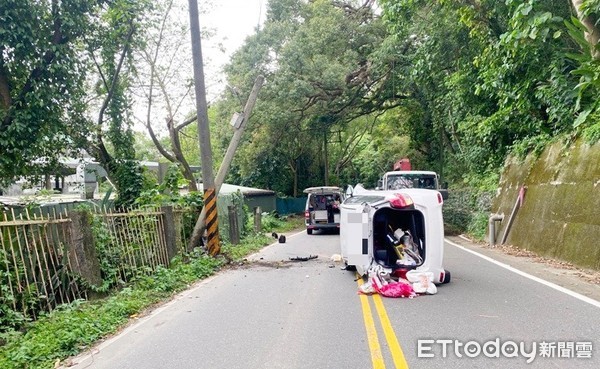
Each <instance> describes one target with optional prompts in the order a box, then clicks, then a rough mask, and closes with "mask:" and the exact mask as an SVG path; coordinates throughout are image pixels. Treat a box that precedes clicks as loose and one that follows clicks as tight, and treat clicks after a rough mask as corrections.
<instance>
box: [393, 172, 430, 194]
mask: <svg viewBox="0 0 600 369" xmlns="http://www.w3.org/2000/svg"><path fill="white" fill-rule="evenodd" d="M403 188H427V189H432V190H435V189H437V186H436V177H435V175H432V174H423V173H414V174H413V173H406V174H390V175H388V177H387V186H386V188H385V189H386V190H400V189H403Z"/></svg>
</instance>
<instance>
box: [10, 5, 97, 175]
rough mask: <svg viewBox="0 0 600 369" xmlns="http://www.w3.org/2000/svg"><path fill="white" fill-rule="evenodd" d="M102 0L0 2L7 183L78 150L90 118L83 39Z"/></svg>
mask: <svg viewBox="0 0 600 369" xmlns="http://www.w3.org/2000/svg"><path fill="white" fill-rule="evenodd" d="M102 3H104V1H93V0H73V1H70V2H69V3H65V2H64V1H58V0H52V1H44V2H40V1H31V0H5V1H2V2H1V3H0V23H2V28H0V153H1V155H0V178H1V179H3V180H4V181H9V180H11V179H12V178H14V177H15V176H18V175H25V174H28V173H31V172H32V171H33V170H34V168H33V167H34V166H36V164H35V163H36V162H35V160H36V159H39V158H45V159H46V160H45V161H38V162H37V163H41V164H37V165H45V164H47V163H52V162H54V163H55V162H56V159H57V157H59V156H60V155H65V154H67V153H68V152H69V151H70V150H72V149H75V148H76V147H74V145H73V141H72V140H71V139H70V138H69V134H70V131H71V130H79V129H81V127H83V126H85V125H86V124H87V122H86V120H85V118H84V110H85V98H86V91H85V83H84V82H85V77H86V71H87V69H86V65H85V60H82V58H81V55H82V53H83V50H82V45H84V44H85V42H84V41H85V39H86V34H87V30H88V29H89V28H90V26H91V22H92V18H93V17H94V16H95V15H96V14H98V12H99V11H100V5H101V4H102Z"/></svg>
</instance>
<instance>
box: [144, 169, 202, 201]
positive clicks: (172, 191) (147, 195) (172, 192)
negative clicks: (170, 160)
mask: <svg viewBox="0 0 600 369" xmlns="http://www.w3.org/2000/svg"><path fill="white" fill-rule="evenodd" d="M185 185H186V181H185V179H184V178H183V175H182V174H181V171H180V170H179V169H178V168H177V166H170V167H169V169H168V170H167V173H166V174H165V178H164V180H163V183H161V184H158V185H156V186H155V187H154V188H151V189H148V190H146V191H143V192H142V193H141V194H140V195H139V197H137V198H136V199H135V202H134V203H135V205H140V206H166V205H175V206H180V207H185V208H188V207H194V208H201V207H202V206H204V195H203V194H202V192H199V191H198V192H190V193H187V194H185V195H182V194H181V192H180V188H181V187H183V186H185Z"/></svg>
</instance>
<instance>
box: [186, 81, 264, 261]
mask: <svg viewBox="0 0 600 369" xmlns="http://www.w3.org/2000/svg"><path fill="white" fill-rule="evenodd" d="M264 81H265V77H263V76H258V77H256V80H255V81H254V86H253V87H252V91H251V92H250V96H249V97H248V100H247V101H246V105H245V106H244V111H243V113H242V116H241V121H240V120H238V121H236V119H235V117H234V119H233V121H236V122H235V123H237V124H236V125H234V127H233V128H234V129H235V132H234V133H233V137H232V138H231V141H229V146H228V147H227V152H226V153H225V157H224V158H223V162H222V163H221V167H220V168H219V171H218V172H217V179H216V180H215V188H216V194H217V195H218V194H219V190H220V189H221V185H223V182H224V181H225V176H226V175H227V172H228V171H229V167H230V166H231V162H232V161H233V157H234V155H235V151H236V150H237V147H238V146H239V144H240V142H241V141H242V134H243V133H244V129H245V128H246V123H248V120H249V119H250V114H251V113H252V109H254V104H256V100H257V99H258V92H259V91H260V89H261V87H262V85H263V83H264ZM205 209H206V207H204V208H202V212H201V213H200V216H199V217H198V220H197V221H196V225H195V226H194V231H193V232H192V235H191V237H190V243H189V245H188V249H189V250H192V249H193V248H194V247H196V245H198V243H199V242H200V238H201V237H202V233H204V230H205V229H206V227H207V225H208V222H206V219H207V218H208V215H207V213H206V211H205Z"/></svg>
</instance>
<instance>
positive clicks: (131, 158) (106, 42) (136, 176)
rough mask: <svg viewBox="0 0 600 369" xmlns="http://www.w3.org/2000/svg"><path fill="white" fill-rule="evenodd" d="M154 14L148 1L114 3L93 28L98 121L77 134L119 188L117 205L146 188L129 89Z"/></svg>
mask: <svg viewBox="0 0 600 369" xmlns="http://www.w3.org/2000/svg"><path fill="white" fill-rule="evenodd" d="M150 10H151V4H150V2H147V1H146V0H135V1H133V0H116V1H111V2H109V3H108V4H107V6H106V7H105V8H104V9H103V11H102V12H101V13H99V14H98V17H99V18H98V19H97V21H96V22H94V23H93V27H91V28H90V29H88V34H89V36H88V38H87V55H88V56H89V60H90V61H91V63H92V64H93V66H94V74H93V76H94V77H96V78H97V81H96V83H95V86H94V87H95V88H94V91H95V93H96V96H94V98H93V99H90V102H89V103H88V110H89V111H90V112H93V111H94V110H96V109H97V110H96V113H95V114H96V116H97V119H96V122H95V124H92V125H91V127H90V128H89V129H87V130H79V131H74V132H72V134H73V136H74V137H76V140H77V143H78V144H79V145H80V146H81V147H83V148H85V150H86V151H87V152H88V153H90V155H92V157H94V158H95V159H96V160H97V161H98V162H99V163H100V164H101V165H102V166H103V167H104V169H105V170H106V171H107V173H108V177H109V178H110V179H111V180H112V183H113V184H114V185H115V186H116V189H117V193H118V201H117V205H118V206H128V205H131V204H133V202H134V201H135V199H136V198H137V197H138V196H139V194H140V193H141V190H142V186H143V177H142V169H141V167H140V165H139V164H138V163H137V162H136V161H135V150H134V147H135V146H134V135H133V131H132V128H131V126H132V123H133V122H132V119H131V112H130V109H131V105H130V104H131V97H130V86H131V81H132V78H133V74H134V72H135V69H134V65H133V59H132V54H133V51H134V48H135V45H139V44H140V43H142V41H143V39H141V38H140V37H141V36H140V29H143V28H144V26H145V25H144V19H145V18H144V16H145V14H146V12H148V11H150Z"/></svg>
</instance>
